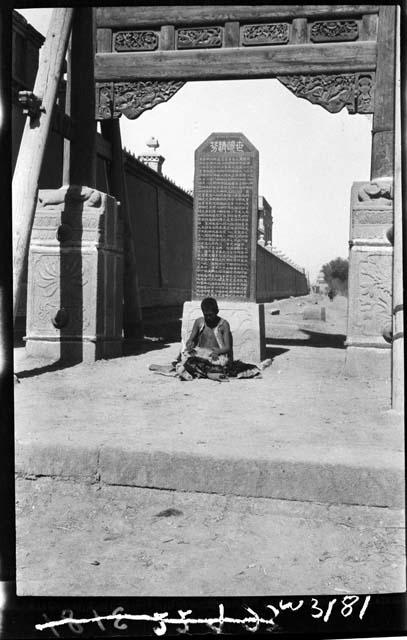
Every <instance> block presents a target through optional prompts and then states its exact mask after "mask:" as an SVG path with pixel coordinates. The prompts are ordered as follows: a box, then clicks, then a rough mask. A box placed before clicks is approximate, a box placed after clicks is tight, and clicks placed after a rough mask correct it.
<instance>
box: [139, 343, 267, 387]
mask: <svg viewBox="0 0 407 640" xmlns="http://www.w3.org/2000/svg"><path fill="white" fill-rule="evenodd" d="M210 353H211V352H210V349H204V348H200V347H195V348H194V349H193V351H192V352H186V351H183V352H181V353H180V355H179V356H178V359H177V360H175V361H174V362H173V363H172V364H170V365H155V364H151V365H150V367H149V369H150V371H153V372H154V373H159V374H161V375H166V376H171V377H178V378H179V379H180V380H193V379H194V378H209V379H210V380H216V381H218V382H226V381H227V380H228V378H255V377H260V378H261V371H260V369H259V367H258V366H257V365H255V364H249V363H247V362H242V361H241V360H233V361H232V362H226V363H224V361H223V360H221V359H220V357H219V356H211V355H210Z"/></svg>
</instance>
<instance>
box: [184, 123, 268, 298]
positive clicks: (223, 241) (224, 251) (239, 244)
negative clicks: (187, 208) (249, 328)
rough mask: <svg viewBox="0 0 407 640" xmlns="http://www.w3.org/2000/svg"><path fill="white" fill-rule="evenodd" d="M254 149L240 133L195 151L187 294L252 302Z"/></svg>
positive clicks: (212, 137) (217, 135) (216, 136)
mask: <svg viewBox="0 0 407 640" xmlns="http://www.w3.org/2000/svg"><path fill="white" fill-rule="evenodd" d="M258 179H259V153H258V151H257V149H256V148H255V147H254V146H253V145H252V144H251V142H249V140H248V139H247V138H246V137H245V136H244V135H243V134H242V133H212V134H211V135H210V136H209V138H207V139H206V140H205V141H204V142H203V143H202V144H201V145H200V146H199V147H198V149H197V150H196V152H195V184H194V245H193V246H194V261H193V277H192V289H193V298H195V299H197V298H203V297H205V296H214V297H216V298H219V299H224V300H225V299H226V300H227V299H229V300H254V298H255V290H254V287H255V282H256V274H255V269H256V264H255V256H256V252H255V248H256V238H257V236H256V234H257V195H258Z"/></svg>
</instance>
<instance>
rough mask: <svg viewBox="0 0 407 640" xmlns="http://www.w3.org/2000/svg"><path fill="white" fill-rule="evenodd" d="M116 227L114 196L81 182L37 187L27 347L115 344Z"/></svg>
mask: <svg viewBox="0 0 407 640" xmlns="http://www.w3.org/2000/svg"><path fill="white" fill-rule="evenodd" d="M122 282H123V252H122V227H121V222H120V220H119V218H118V213H117V204H116V200H115V199H114V198H113V197H111V196H109V195H106V194H104V193H101V192H99V191H97V190H96V189H91V188H89V187H84V186H69V187H68V186H65V187H61V189H47V190H42V191H40V192H39V197H38V204H37V210H36V214H35V219H34V225H33V230H32V234H31V242H30V249H29V261H28V287H27V335H26V337H25V340H26V350H27V353H28V355H32V356H43V357H47V358H48V357H49V358H51V357H52V358H55V359H58V358H59V359H61V360H62V361H65V360H66V361H72V360H73V361H76V362H80V361H82V360H83V361H88V362H91V361H93V360H96V359H98V358H107V357H115V356H119V355H121V352H122V297H123V296H122Z"/></svg>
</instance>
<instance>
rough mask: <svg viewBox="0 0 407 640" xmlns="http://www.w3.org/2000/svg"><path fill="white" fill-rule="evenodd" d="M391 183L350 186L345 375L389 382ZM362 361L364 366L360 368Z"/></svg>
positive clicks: (391, 261)
mask: <svg viewBox="0 0 407 640" xmlns="http://www.w3.org/2000/svg"><path fill="white" fill-rule="evenodd" d="M392 223H393V199H392V185H391V182H390V181H389V180H387V181H385V182H372V183H363V182H356V183H354V184H353V186H352V204H351V234H350V235H351V239H350V253H349V285H348V295H349V302H348V329H347V340H346V346H347V347H348V353H347V369H348V371H347V372H348V374H352V373H354V374H355V375H356V374H357V372H358V371H359V372H363V370H364V366H365V364H366V366H367V368H368V370H369V372H370V373H371V375H374V376H380V377H383V378H387V379H388V380H389V381H390V379H391V330H392V268H393V247H392V245H391V242H390V240H391V239H392V235H391V229H392ZM364 363H365V364H364Z"/></svg>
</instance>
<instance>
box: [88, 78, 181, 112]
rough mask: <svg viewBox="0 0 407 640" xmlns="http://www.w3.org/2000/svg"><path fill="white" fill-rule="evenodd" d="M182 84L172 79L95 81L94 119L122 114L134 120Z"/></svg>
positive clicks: (167, 98)
mask: <svg viewBox="0 0 407 640" xmlns="http://www.w3.org/2000/svg"><path fill="white" fill-rule="evenodd" d="M184 84H185V83H184V82H182V81H178V82H176V81H172V80H168V81H159V80H146V81H138V82H108V83H96V119H97V120H104V119H108V118H118V117H120V116H121V115H122V114H124V115H125V116H127V118H129V119H130V120H134V119H135V118H137V117H138V116H139V115H141V114H142V113H143V111H146V110H147V109H152V108H153V107H155V106H156V105H157V104H160V103H161V102H166V101H167V100H169V99H170V98H171V97H172V96H173V95H174V94H175V93H176V92H177V91H179V89H181V87H182V86H183V85H184Z"/></svg>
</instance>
